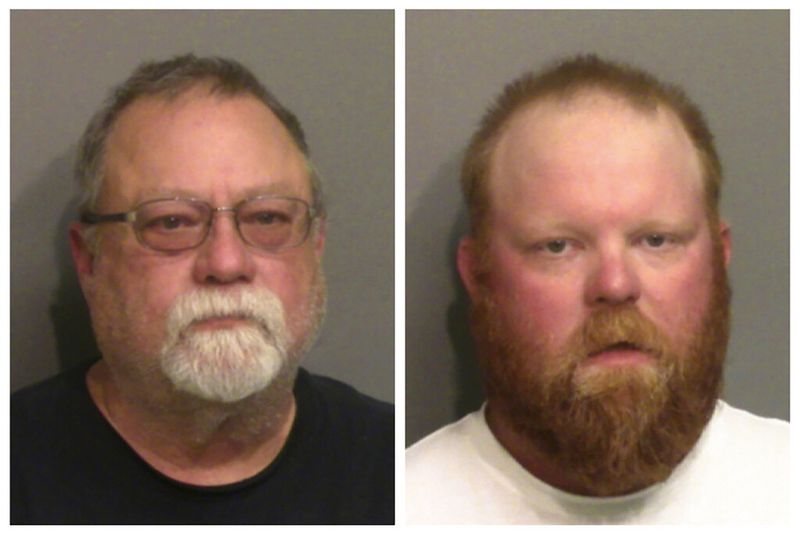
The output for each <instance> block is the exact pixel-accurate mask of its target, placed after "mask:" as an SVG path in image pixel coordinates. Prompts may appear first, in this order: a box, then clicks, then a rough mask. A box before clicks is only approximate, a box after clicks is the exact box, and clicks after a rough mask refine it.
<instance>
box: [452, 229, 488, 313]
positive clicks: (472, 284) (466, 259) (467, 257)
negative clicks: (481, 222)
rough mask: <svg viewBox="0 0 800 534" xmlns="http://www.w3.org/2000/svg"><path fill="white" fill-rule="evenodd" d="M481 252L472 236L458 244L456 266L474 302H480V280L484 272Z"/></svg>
mask: <svg viewBox="0 0 800 534" xmlns="http://www.w3.org/2000/svg"><path fill="white" fill-rule="evenodd" d="M481 261H482V260H481V251H480V250H479V247H478V243H477V241H476V239H475V238H474V237H472V236H464V237H462V238H461V241H459V243H458V253H457V255H456V265H457V266H458V274H459V276H461V281H462V282H463V283H464V287H465V288H466V289H467V293H469V298H470V300H472V301H473V302H476V301H477V300H479V296H480V295H479V293H480V291H481V285H480V281H479V280H478V278H479V276H480V272H481V270H482V267H483V266H482V265H481Z"/></svg>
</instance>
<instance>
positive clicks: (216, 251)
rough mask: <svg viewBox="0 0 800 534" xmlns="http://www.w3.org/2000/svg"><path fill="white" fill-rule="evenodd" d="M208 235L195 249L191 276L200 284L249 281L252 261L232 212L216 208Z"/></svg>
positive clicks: (253, 274) (253, 264) (252, 275)
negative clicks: (195, 255) (196, 250)
mask: <svg viewBox="0 0 800 534" xmlns="http://www.w3.org/2000/svg"><path fill="white" fill-rule="evenodd" d="M210 225H211V227H210V228H209V230H208V236H206V240H205V241H204V242H203V244H202V245H200V247H199V248H198V252H197V258H196V260H195V265H194V278H195V280H196V281H197V282H198V283H202V284H230V283H235V282H249V281H251V280H252V279H253V277H254V276H255V262H254V259H253V256H252V253H251V251H250V249H249V248H248V245H247V244H246V243H245V242H244V241H243V240H242V237H241V236H240V235H239V230H238V229H237V228H236V219H235V214H233V213H231V212H225V211H220V212H216V213H215V214H214V217H212V219H211V223H210Z"/></svg>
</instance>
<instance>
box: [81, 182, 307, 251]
mask: <svg viewBox="0 0 800 534" xmlns="http://www.w3.org/2000/svg"><path fill="white" fill-rule="evenodd" d="M262 199H276V200H293V201H297V202H300V203H301V204H303V205H304V206H305V207H306V213H307V214H308V224H307V225H306V230H305V233H304V234H303V238H302V239H301V240H300V241H298V242H297V243H296V244H294V245H289V246H282V247H279V248H276V249H267V248H263V247H259V246H258V245H255V244H253V243H251V242H250V241H249V240H248V239H247V238H246V237H245V236H244V234H243V233H242V230H241V228H240V227H239V218H238V214H239V208H240V207H241V206H243V205H244V204H247V203H248V202H252V201H255V200H262ZM165 201H166V202H169V201H172V202H175V201H182V202H194V203H197V204H203V205H205V206H206V207H208V209H209V210H210V211H209V213H210V216H209V217H208V222H207V223H206V224H205V233H204V234H203V238H202V239H201V240H200V241H199V242H198V243H197V244H196V245H193V246H191V247H186V248H179V249H159V248H155V247H153V246H151V245H149V244H147V243H146V242H145V241H144V239H142V236H141V233H140V231H139V229H138V227H137V226H136V224H135V223H136V214H137V212H138V211H139V210H140V209H141V207H142V206H144V205H146V204H152V203H155V202H165ZM225 211H227V212H231V213H233V216H234V217H233V219H234V222H235V226H236V232H237V233H238V234H239V237H240V238H241V239H242V242H243V243H245V244H247V245H249V246H251V247H254V248H257V249H258V250H263V251H265V252H279V251H281V250H286V249H290V248H296V247H299V246H300V245H302V244H303V243H305V242H306V240H307V239H308V235H309V234H310V233H311V227H312V226H313V225H314V221H315V220H316V219H317V218H318V216H319V213H318V212H317V210H316V208H314V206H312V205H311V204H310V203H309V202H307V201H305V200H303V199H302V198H297V197H287V196H280V195H277V196H276V195H258V196H254V197H250V198H245V199H242V200H240V201H239V202H237V203H236V204H234V205H233V206H218V207H214V206H212V205H211V204H210V203H208V202H207V201H205V200H203V199H200V198H195V197H167V198H154V199H151V200H145V201H144V202H140V203H139V204H137V205H136V206H135V207H134V208H133V209H132V210H129V211H123V212H119V213H107V214H101V213H93V212H91V211H86V212H83V213H81V215H80V217H79V221H80V222H81V223H82V224H87V225H96V224H103V223H109V222H124V223H129V224H131V225H132V226H133V233H134V235H135V236H136V240H137V241H138V242H139V244H141V245H142V246H143V247H145V248H147V249H150V250H155V251H156V252H162V253H167V254H169V253H177V252H185V251H187V250H192V249H195V248H198V247H200V246H202V245H203V243H205V242H206V239H208V234H209V233H211V225H212V223H213V222H214V216H215V215H216V214H217V213H218V212H225Z"/></svg>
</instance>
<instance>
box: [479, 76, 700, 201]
mask: <svg viewBox="0 0 800 534" xmlns="http://www.w3.org/2000/svg"><path fill="white" fill-rule="evenodd" d="M609 110H610V111H611V113H614V114H617V113H625V112H633V114H634V115H637V116H640V117H643V118H645V119H649V120H651V121H653V122H654V123H655V121H659V120H661V121H663V123H662V124H663V126H666V127H671V128H672V129H673V132H676V133H678V135H679V137H680V140H679V142H680V143H681V144H683V145H685V148H686V149H687V150H688V151H689V153H690V154H691V158H692V159H693V164H694V165H695V166H696V170H697V173H698V175H699V176H698V179H699V180H700V183H699V185H700V187H701V188H702V187H703V185H704V180H705V179H704V177H703V173H704V166H703V161H702V155H701V152H700V151H699V150H698V149H697V147H696V146H695V144H694V142H693V140H692V138H691V136H690V134H689V132H688V131H687V129H686V126H685V125H684V123H683V121H682V120H681V118H680V116H679V115H678V113H677V112H676V111H675V110H674V109H673V108H672V107H671V106H670V105H668V104H667V103H665V102H662V101H658V100H653V101H650V100H648V101H642V100H632V99H630V98H628V97H627V95H623V94H619V93H618V92H615V91H613V90H609V89H607V88H605V87H594V86H585V87H578V88H575V89H574V90H570V91H567V92H558V93H548V94H544V95H540V96H538V97H536V98H533V99H531V100H530V101H528V102H526V103H524V104H521V105H520V106H519V107H517V108H516V109H515V110H513V111H512V112H511V113H510V114H509V115H508V116H507V117H506V118H505V120H504V122H503V123H502V124H501V125H500V127H499V128H498V129H497V131H496V132H494V135H493V136H492V138H490V139H489V140H488V142H487V143H486V147H487V150H488V154H487V155H486V176H485V184H484V185H485V188H486V192H487V193H488V192H489V191H490V188H491V185H490V184H491V183H492V181H493V180H496V178H493V175H494V174H495V171H496V168H495V167H496V162H497V160H496V158H497V155H498V151H499V150H500V148H501V145H502V144H503V143H504V142H506V141H508V136H509V135H510V134H511V132H512V130H514V129H519V128H526V127H527V126H528V125H531V124H533V125H536V124H537V121H538V120H539V119H541V118H545V117H546V116H547V115H551V116H552V115H555V116H562V115H565V114H569V113H592V112H593V111H597V112H600V113H602V112H604V111H609Z"/></svg>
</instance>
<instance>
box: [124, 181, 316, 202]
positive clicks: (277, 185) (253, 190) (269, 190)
mask: <svg viewBox="0 0 800 534" xmlns="http://www.w3.org/2000/svg"><path fill="white" fill-rule="evenodd" d="M264 195H274V196H286V197H297V198H302V191H299V190H298V188H297V186H295V185H292V184H290V183H288V182H272V183H268V184H263V185H257V186H253V187H248V188H246V189H244V190H243V192H242V193H240V194H239V195H237V198H236V200H237V201H238V200H243V199H246V198H252V197H257V196H264ZM205 196H206V195H201V194H200V193H199V192H198V191H197V190H192V189H188V188H185V187H149V188H146V189H144V190H142V192H141V194H140V195H139V199H138V201H139V202H145V201H147V200H155V199H159V198H197V199H200V200H209V199H208V198H205ZM239 197H241V198H239Z"/></svg>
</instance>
